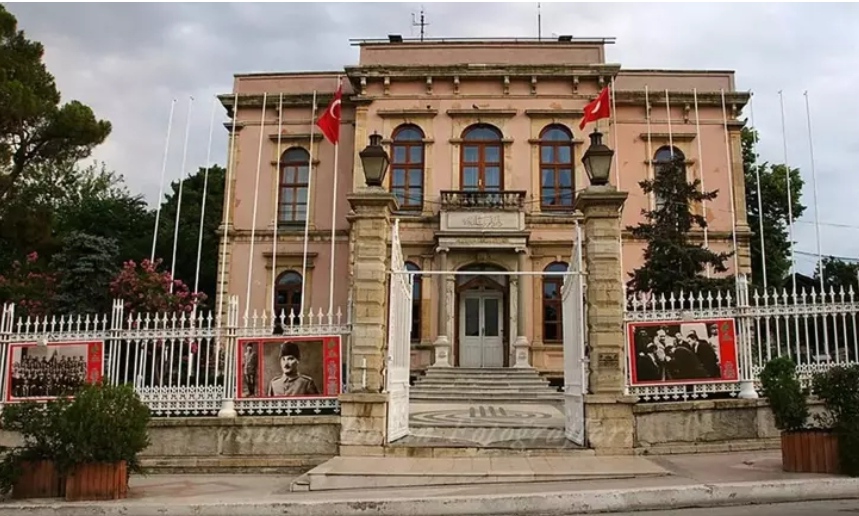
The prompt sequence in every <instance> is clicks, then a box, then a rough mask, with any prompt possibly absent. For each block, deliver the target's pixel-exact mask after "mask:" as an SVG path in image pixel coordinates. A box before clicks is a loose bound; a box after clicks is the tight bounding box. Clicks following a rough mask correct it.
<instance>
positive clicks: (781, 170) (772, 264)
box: [742, 128, 805, 287]
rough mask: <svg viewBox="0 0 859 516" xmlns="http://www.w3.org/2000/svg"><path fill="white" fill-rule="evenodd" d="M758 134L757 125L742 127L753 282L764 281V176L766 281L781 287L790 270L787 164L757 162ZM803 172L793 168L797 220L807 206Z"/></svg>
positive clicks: (794, 211) (794, 204) (793, 193)
mask: <svg viewBox="0 0 859 516" xmlns="http://www.w3.org/2000/svg"><path fill="white" fill-rule="evenodd" d="M757 142H758V134H757V131H755V130H754V129H749V128H743V132H742V147H743V172H744V174H745V181H746V213H747V216H746V217H747V220H748V223H749V227H750V228H751V230H752V237H751V242H750V249H751V258H752V283H754V284H755V285H758V286H762V285H763V284H764V281H763V280H764V276H763V264H762V262H761V255H762V253H761V215H760V214H761V210H759V209H758V190H757V188H758V180H757V175H758V174H760V180H761V207H762V208H763V235H764V244H763V245H764V248H765V249H766V268H767V275H766V276H767V284H768V286H770V287H782V286H784V285H785V281H786V279H787V278H788V274H789V272H790V265H791V261H790V238H789V231H788V202H787V192H788V190H787V177H788V176H787V168H786V167H785V166H784V165H783V164H782V165H771V164H770V163H768V162H763V163H758V154H757V152H756V150H755V145H756V144H757ZM802 186H803V181H802V176H801V175H800V172H799V169H796V168H792V169H791V171H790V193H791V201H792V204H793V218H794V220H796V219H798V218H799V217H801V216H802V214H803V212H805V206H803V205H802V203H801V202H800V197H801V195H802Z"/></svg>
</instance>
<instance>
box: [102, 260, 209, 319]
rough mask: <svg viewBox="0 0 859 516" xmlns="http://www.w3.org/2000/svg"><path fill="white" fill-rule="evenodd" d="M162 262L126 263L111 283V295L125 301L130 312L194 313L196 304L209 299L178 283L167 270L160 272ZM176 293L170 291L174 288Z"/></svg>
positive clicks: (126, 309)
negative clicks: (159, 267) (171, 287)
mask: <svg viewBox="0 0 859 516" xmlns="http://www.w3.org/2000/svg"><path fill="white" fill-rule="evenodd" d="M160 265H161V259H158V260H156V261H155V262H152V261H150V260H143V261H142V262H141V263H140V264H139V265H138V264H137V263H135V262H134V261H133V260H129V261H127V262H125V263H124V264H123V266H122V270H120V272H119V274H117V276H116V277H115V278H114V279H113V281H111V283H110V293H111V294H112V295H113V297H114V298H119V299H122V300H123V301H124V302H125V311H126V313H134V312H143V313H147V312H148V313H164V312H168V313H172V312H177V313H178V312H186V313H188V314H190V313H191V311H193V309H194V305H195V304H199V303H201V302H203V301H205V299H206V295H205V294H203V293H202V292H196V293H194V292H191V289H190V288H188V286H187V285H186V284H185V283H184V282H182V281H181V280H174V279H173V277H172V276H171V275H170V273H169V272H167V271H159V270H158V266H160ZM171 284H172V286H173V292H170V286H171Z"/></svg>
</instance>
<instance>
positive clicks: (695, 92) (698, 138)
mask: <svg viewBox="0 0 859 516" xmlns="http://www.w3.org/2000/svg"><path fill="white" fill-rule="evenodd" d="M692 97H693V100H694V104H695V141H696V142H697V143H698V172H699V175H700V179H701V192H706V191H707V189H706V188H705V187H704V153H703V152H702V151H701V117H700V113H699V111H698V88H692ZM701 209H702V211H703V213H704V220H705V221H706V220H707V201H706V199H705V200H703V201H701ZM708 226H709V224H708V225H706V226H704V248H705V249H710V237H709V233H710V231H709V227H708ZM707 277H708V278H709V277H710V264H709V263H708V264H707Z"/></svg>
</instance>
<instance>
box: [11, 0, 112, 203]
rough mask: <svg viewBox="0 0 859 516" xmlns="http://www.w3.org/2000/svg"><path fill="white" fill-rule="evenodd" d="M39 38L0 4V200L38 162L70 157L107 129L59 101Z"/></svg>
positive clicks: (86, 111) (84, 152)
mask: <svg viewBox="0 0 859 516" xmlns="http://www.w3.org/2000/svg"><path fill="white" fill-rule="evenodd" d="M43 55H44V48H43V46H42V44H41V43H39V42H36V41H31V40H28V39H27V38H26V37H25V35H24V32H23V31H20V30H18V21H17V20H16V19H15V17H14V16H13V15H12V14H11V13H10V12H9V11H7V10H6V8H5V7H3V6H2V5H0V203H2V202H5V201H7V199H8V198H9V197H10V196H11V195H14V194H15V186H16V184H17V183H18V181H20V180H21V178H22V177H23V176H25V175H28V174H34V173H37V172H38V165H44V164H49V163H55V162H58V161H60V162H62V161H68V160H71V161H76V160H80V159H83V158H86V157H88V156H89V155H90V154H91V153H92V149H93V147H95V146H96V145H98V144H100V143H102V142H103V141H104V140H105V138H107V136H108V134H110V131H111V126H110V122H107V121H105V120H98V119H97V118H96V117H95V115H94V113H93V111H92V109H90V108H89V107H88V106H86V105H84V104H82V103H80V102H78V101H75V100H72V101H70V102H68V103H66V104H63V105H60V92H59V90H58V89H57V86H56V84H55V82H54V77H53V76H52V75H51V73H50V72H49V71H48V69H47V67H46V66H45V64H44V63H43V62H42V57H43Z"/></svg>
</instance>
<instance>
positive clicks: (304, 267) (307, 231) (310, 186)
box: [299, 90, 342, 316]
mask: <svg viewBox="0 0 859 516" xmlns="http://www.w3.org/2000/svg"><path fill="white" fill-rule="evenodd" d="M341 113H342V111H341ZM314 129H316V90H313V101H312V105H311V107H310V158H308V160H307V206H306V207H305V211H304V251H303V252H302V256H301V282H302V283H301V305H299V310H300V312H299V315H300V316H303V315H304V301H305V299H306V296H305V291H306V290H307V289H306V288H305V286H306V285H307V280H306V279H305V278H306V277H307V242H308V239H309V237H310V214H311V211H310V207H311V203H310V200H311V199H312V198H313V195H312V194H313V132H314ZM335 159H336V158H335Z"/></svg>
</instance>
